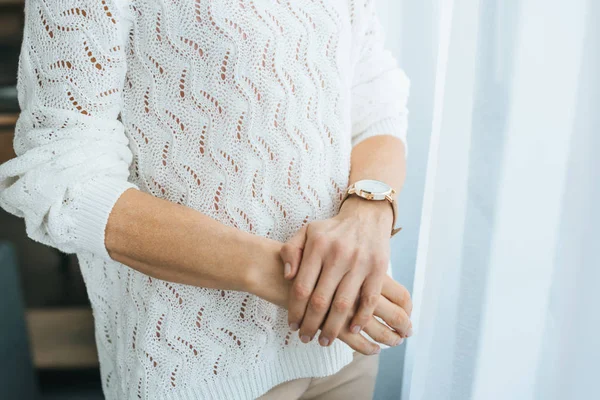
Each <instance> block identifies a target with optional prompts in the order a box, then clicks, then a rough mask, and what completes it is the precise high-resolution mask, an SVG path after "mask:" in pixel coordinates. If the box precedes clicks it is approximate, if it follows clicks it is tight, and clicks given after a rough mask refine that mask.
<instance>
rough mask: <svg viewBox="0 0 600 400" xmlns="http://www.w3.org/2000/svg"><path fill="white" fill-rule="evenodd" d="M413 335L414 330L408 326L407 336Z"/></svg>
mask: <svg viewBox="0 0 600 400" xmlns="http://www.w3.org/2000/svg"><path fill="white" fill-rule="evenodd" d="M412 335H413V330H412V328H408V331H406V336H407V337H410V336H412Z"/></svg>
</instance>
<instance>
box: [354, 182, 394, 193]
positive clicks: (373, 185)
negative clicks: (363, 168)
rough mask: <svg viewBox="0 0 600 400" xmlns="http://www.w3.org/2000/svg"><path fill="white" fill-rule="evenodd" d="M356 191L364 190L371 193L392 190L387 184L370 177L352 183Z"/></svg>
mask: <svg viewBox="0 0 600 400" xmlns="http://www.w3.org/2000/svg"><path fill="white" fill-rule="evenodd" d="M354 187H355V188H356V191H360V190H362V191H365V192H368V193H372V194H387V193H388V192H389V191H390V190H392V188H391V187H389V185H387V184H385V183H383V182H381V181H376V180H372V179H365V180H362V181H358V182H356V183H355V184H354Z"/></svg>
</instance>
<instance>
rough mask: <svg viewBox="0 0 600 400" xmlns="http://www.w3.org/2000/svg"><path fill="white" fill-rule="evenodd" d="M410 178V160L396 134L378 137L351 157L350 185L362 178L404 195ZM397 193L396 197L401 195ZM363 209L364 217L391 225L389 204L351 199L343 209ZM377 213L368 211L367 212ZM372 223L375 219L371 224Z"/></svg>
mask: <svg viewBox="0 0 600 400" xmlns="http://www.w3.org/2000/svg"><path fill="white" fill-rule="evenodd" d="M405 177H406V159H405V151H404V144H403V142H402V140H400V139H399V138H397V137H394V136H392V135H376V136H372V137H370V138H367V139H365V140H363V141H362V142H360V143H358V144H357V145H356V146H354V148H353V150H352V155H351V169H350V177H349V184H352V183H354V182H356V181H359V180H361V179H376V180H379V181H382V182H385V183H387V184H388V185H390V186H391V187H392V188H394V189H395V190H396V193H397V194H398V193H400V191H401V189H402V186H403V185H404V180H405ZM397 194H396V195H397ZM357 208H360V209H361V211H360V212H359V214H360V216H362V217H365V216H367V214H368V218H372V217H379V218H381V219H382V221H381V222H382V224H386V226H387V224H391V221H392V213H391V207H390V206H389V205H388V204H387V202H378V201H364V200H363V199H360V198H359V197H358V196H351V197H350V198H348V199H347V200H346V201H345V202H344V204H343V209H344V210H349V209H353V210H354V209H357ZM367 210H369V211H373V213H371V212H368V213H367V212H365V211H367ZM370 222H372V220H371V221H370Z"/></svg>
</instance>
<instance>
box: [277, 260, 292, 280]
mask: <svg viewBox="0 0 600 400" xmlns="http://www.w3.org/2000/svg"><path fill="white" fill-rule="evenodd" d="M280 265H281V264H280ZM291 272H292V266H291V265H290V263H285V265H284V266H283V274H284V275H285V276H286V277H288V276H289V275H290V273H291Z"/></svg>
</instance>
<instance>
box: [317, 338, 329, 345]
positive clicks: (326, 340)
mask: <svg viewBox="0 0 600 400" xmlns="http://www.w3.org/2000/svg"><path fill="white" fill-rule="evenodd" d="M319 343H320V344H321V346H327V345H328V344H329V339H327V338H326V337H322V338H320V339H319Z"/></svg>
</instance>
